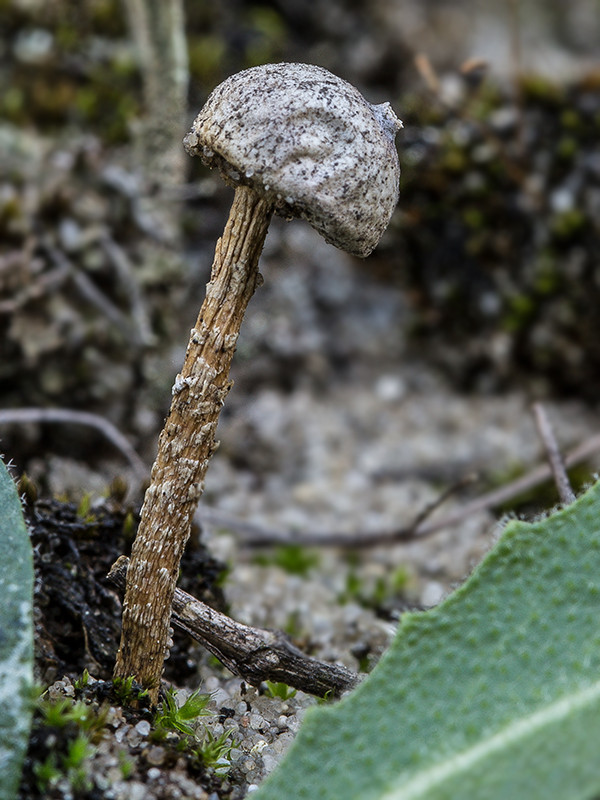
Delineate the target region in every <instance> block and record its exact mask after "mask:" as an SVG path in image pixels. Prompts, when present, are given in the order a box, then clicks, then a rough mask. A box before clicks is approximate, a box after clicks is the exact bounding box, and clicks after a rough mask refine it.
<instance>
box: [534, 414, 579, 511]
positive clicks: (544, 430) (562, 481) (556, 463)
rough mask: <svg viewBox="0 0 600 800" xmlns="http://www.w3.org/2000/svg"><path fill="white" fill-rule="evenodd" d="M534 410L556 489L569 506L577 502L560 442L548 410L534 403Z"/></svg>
mask: <svg viewBox="0 0 600 800" xmlns="http://www.w3.org/2000/svg"><path fill="white" fill-rule="evenodd" d="M532 410H533V416H534V418H535V424H536V425H537V429H538V432H539V434H540V438H541V440H542V442H543V443H544V448H545V450H546V456H547V457H548V463H549V464H550V469H551V470H552V475H553V476H554V482H555V483H556V488H557V489H558V495H559V497H560V500H561V502H562V503H564V505H566V506H568V505H569V503H572V502H573V501H574V500H575V493H574V492H573V489H572V488H571V483H570V481H569V476H568V475H567V470H566V469H565V464H564V461H563V458H562V455H561V452H560V449H559V447H558V442H557V441H556V437H555V436H554V431H553V430H552V425H551V424H550V420H549V419H548V415H547V414H546V410H545V408H544V406H543V405H542V404H541V403H534V404H533V406H532Z"/></svg>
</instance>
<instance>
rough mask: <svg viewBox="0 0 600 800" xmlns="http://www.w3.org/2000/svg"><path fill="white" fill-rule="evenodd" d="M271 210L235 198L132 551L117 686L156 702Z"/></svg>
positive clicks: (244, 195) (243, 190) (244, 192)
mask: <svg viewBox="0 0 600 800" xmlns="http://www.w3.org/2000/svg"><path fill="white" fill-rule="evenodd" d="M271 215H272V207H271V206H270V204H268V203H267V202H266V201H265V200H263V199H262V198H260V197H259V196H258V195H257V194H256V192H254V191H253V190H252V189H250V188H248V187H246V186H240V187H239V188H238V189H236V192H235V196H234V200H233V205H232V207H231V211H230V214H229V219H228V221H227V225H226V226H225V231H224V232H223V236H222V238H221V239H219V241H218V242H217V247H216V250H215V258H214V262H213V267H212V273H211V279H210V282H209V284H208V286H207V288H206V298H205V300H204V303H203V305H202V309H201V310H200V314H199V316H198V320H197V322H196V325H195V327H194V328H193V329H192V332H191V336H190V341H189V344H188V348H187V353H186V357H185V363H184V365H183V368H182V370H181V373H180V374H179V375H178V376H177V378H176V380H175V384H174V386H173V400H172V403H171V409H170V411H169V416H168V417H167V421H166V423H165V427H164V429H163V431H162V433H161V435H160V439H159V443H158V455H157V456H156V461H155V462H154V466H153V468H152V478H151V483H150V486H149V488H148V490H147V492H146V496H145V498H144V505H143V506H142V512H141V520H140V525H139V529H138V532H137V536H136V539H135V542H134V545H133V549H132V552H131V565H130V567H129V570H128V573H127V590H126V593H125V601H124V605H123V632H122V635H121V645H120V648H119V652H118V654H117V662H116V665H115V672H114V676H115V678H127V677H129V676H130V675H133V676H134V677H135V678H136V680H137V681H138V682H139V683H141V684H142V685H143V686H146V687H148V689H149V690H150V697H151V699H152V701H153V702H154V703H156V702H157V699H158V691H159V686H160V677H161V675H162V671H163V662H164V657H165V653H166V649H167V639H168V629H169V620H170V618H171V604H172V601H173V594H174V592H175V583H176V581H177V574H178V571H179V562H180V559H181V556H182V553H183V550H184V547H185V545H186V542H187V540H188V538H189V535H190V528H191V523H192V517H193V515H194V512H195V510H196V507H197V504H198V500H199V498H200V496H201V494H202V491H203V488H204V476H205V475H206V470H207V467H208V462H209V460H210V457H211V456H212V454H213V453H214V451H215V450H216V448H217V444H218V443H217V442H216V441H215V431H216V428H217V422H218V419H219V413H220V411H221V408H222V406H223V403H224V400H225V397H226V396H227V393H228V392H229V389H230V388H231V382H230V381H229V368H230V366H231V360H232V358H233V354H234V352H235V346H236V342H237V338H238V335H239V331H240V327H241V324H242V319H243V317H244V312H245V310H246V306H247V305H248V302H249V300H250V298H251V297H252V295H253V293H254V290H255V288H256V286H257V282H258V278H259V273H258V261H259V258H260V254H261V252H262V248H263V244H264V240H265V236H266V234H267V228H268V226H269V222H270V220H271Z"/></svg>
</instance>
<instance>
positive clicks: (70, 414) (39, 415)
mask: <svg viewBox="0 0 600 800" xmlns="http://www.w3.org/2000/svg"><path fill="white" fill-rule="evenodd" d="M32 422H33V423H44V424H45V423H54V424H56V423H60V424H65V425H86V426H87V427H89V428H95V429H96V430H97V431H99V432H100V433H101V434H102V435H103V436H104V437H105V438H106V439H108V441H109V442H110V443H111V444H113V445H114V446H115V447H116V448H117V450H119V452H120V453H121V454H122V455H123V456H124V457H125V458H126V459H127V461H129V463H130V464H131V467H132V468H133V471H134V472H135V475H136V478H137V479H138V480H139V481H140V482H142V481H144V480H146V478H147V477H148V472H149V470H148V467H147V466H146V465H145V464H144V462H143V461H142V459H141V458H140V457H139V456H138V454H137V453H136V452H135V450H134V449H133V447H132V446H131V444H130V443H129V441H128V440H127V439H126V438H125V436H123V434H122V433H121V432H120V431H119V430H118V429H117V428H116V427H115V426H114V425H113V424H112V422H109V421H108V420H107V419H105V418H104V417H100V416H98V414H92V413H91V412H89V411H74V410H72V409H70V408H8V409H3V410H2V411H0V425H14V424H21V425H22V424H25V423H32Z"/></svg>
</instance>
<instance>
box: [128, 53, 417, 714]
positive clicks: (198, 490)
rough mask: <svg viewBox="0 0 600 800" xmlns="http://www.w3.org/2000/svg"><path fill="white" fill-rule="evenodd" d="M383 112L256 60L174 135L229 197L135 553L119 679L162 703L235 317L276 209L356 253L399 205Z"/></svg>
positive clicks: (337, 86) (313, 71)
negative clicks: (178, 587)
mask: <svg viewBox="0 0 600 800" xmlns="http://www.w3.org/2000/svg"><path fill="white" fill-rule="evenodd" d="M401 127H402V123H401V122H400V120H398V118H397V117H396V115H395V114H394V112H393V111H392V108H391V106H390V104H389V103H383V104H381V105H375V106H373V105H371V104H370V103H368V102H367V101H366V100H365V99H364V98H363V96H362V95H361V94H360V92H359V91H358V90H357V89H355V88H354V87H353V86H352V85H351V84H349V83H347V82H346V81H344V80H342V79H340V78H338V77H336V76H335V75H332V74H331V73H330V72H328V71H327V70H325V69H322V68H321V67H316V66H312V65H308V64H289V63H285V64H266V65H263V66H259V67H254V68H252V69H248V70H244V71H243V72H240V73H238V74H236V75H233V76H231V77H230V78H228V79H227V80H226V81H224V82H223V83H222V84H220V85H219V86H217V88H216V89H215V90H214V91H213V93H212V94H211V95H210V97H209V98H208V101H207V102H206V105H205V106H204V107H203V109H202V110H201V111H200V113H199V115H198V117H197V118H196V120H195V121H194V124H193V126H192V130H191V131H190V133H188V134H187V136H186V137H185V139H184V146H185V148H186V150H187V151H188V153H190V154H191V155H199V156H200V157H201V158H202V160H203V161H204V163H205V164H208V165H209V166H211V167H214V166H216V167H218V168H219V171H220V173H221V175H222V177H223V179H224V180H225V182H226V183H228V184H229V185H230V186H233V187H234V188H235V194H234V198H233V204H232V207H231V211H230V214H229V218H228V220H227V224H226V226H225V230H224V232H223V236H222V238H221V239H219V241H218V242H217V246H216V251H215V257H214V262H213V266H212V273H211V278H210V282H209V284H208V286H207V288H206V297H205V300H204V303H203V305H202V309H201V310H200V314H199V316H198V320H197V322H196V325H195V327H194V328H193V329H192V331H191V336H190V340H189V344H188V347H187V353H186V357H185V363H184V365H183V368H182V370H181V373H180V374H179V375H177V378H176V380H175V384H174V386H173V390H172V394H173V399H172V404H171V409H170V411H169V415H168V417H167V420H166V423H165V427H164V429H163V431H162V433H161V436H160V439H159V445H158V454H157V457H156V461H155V463H154V466H153V468H152V477H151V483H150V486H149V488H148V490H147V491H146V495H145V498H144V504H143V507H142V511H141V518H140V525H139V528H138V533H137V536H136V539H135V542H134V545H133V549H132V553H131V563H130V566H129V570H128V575H127V589H126V593H125V601H124V605H123V632H122V637H121V645H120V649H119V652H118V654H117V663H116V666H115V677H116V678H127V677H129V676H131V675H133V676H134V677H135V678H136V679H137V680H138V681H139V683H141V684H142V685H143V686H145V687H147V688H148V689H149V690H150V697H151V699H152V700H153V702H154V703H156V701H157V698H158V690H159V685H160V677H161V674H162V670H163V661H164V658H165V654H166V652H167V646H168V635H169V620H170V614H171V603H172V600H173V594H174V591H175V583H176V579H177V574H178V569H179V562H180V559H181V555H182V553H183V549H184V547H185V544H186V542H187V540H188V538H189V534H190V528H191V523H192V517H193V514H194V512H195V510H196V507H197V504H198V500H199V498H200V496H201V494H202V491H203V486H204V483H203V481H204V476H205V474H206V470H207V467H208V462H209V460H210V457H211V456H212V454H213V453H214V451H215V450H216V448H217V446H218V442H216V441H215V431H216V428H217V421H218V418H219V413H220V410H221V407H222V406H223V403H224V400H225V397H226V396H227V393H228V392H229V389H230V388H231V385H232V384H231V381H230V380H229V368H230V365H231V360H232V357H233V354H234V351H235V346H236V342H237V338H238V335H239V331H240V327H241V323H242V319H243V316H244V312H245V310H246V306H247V304H248V301H249V300H250V298H251V296H252V294H253V293H254V290H255V288H256V287H257V286H258V285H259V284H260V283H261V282H262V277H261V276H260V274H259V272H258V261H259V257H260V254H261V251H262V248H263V244H264V240H265V236H266V234H267V228H268V226H269V222H270V219H271V216H272V214H273V213H274V212H275V213H276V214H279V215H282V216H284V217H286V218H288V219H289V218H291V217H302V218H304V219H306V220H308V222H309V223H310V224H311V225H312V226H313V227H314V228H315V229H316V230H317V231H318V232H319V233H320V234H321V235H322V236H323V237H324V238H325V240H326V241H327V242H329V243H330V244H333V245H335V246H336V247H339V248H340V249H342V250H345V251H347V252H348V253H352V254H354V255H357V256H361V257H365V256H367V255H369V253H370V252H371V251H372V250H373V248H374V247H375V246H376V245H377V243H378V242H379V240H380V238H381V236H382V234H383V231H384V230H385V228H386V226H387V224H388V222H389V220H390V217H391V215H392V213H393V211H394V208H395V206H396V203H397V200H398V183H399V176H400V167H399V164H398V154H397V152H396V148H395V144H394V138H395V135H396V133H397V132H398V130H399V129H400V128H401Z"/></svg>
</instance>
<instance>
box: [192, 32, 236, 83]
mask: <svg viewBox="0 0 600 800" xmlns="http://www.w3.org/2000/svg"><path fill="white" fill-rule="evenodd" d="M226 52H227V45H226V43H225V40H224V39H223V37H222V36H219V35H218V34H215V33H209V34H206V35H205V36H190V37H188V58H189V69H190V75H191V76H192V77H193V78H195V79H196V80H198V81H199V82H200V83H202V84H204V85H211V84H213V83H215V82H216V81H217V80H218V76H219V74H220V71H221V69H222V67H223V63H224V59H225V56H226Z"/></svg>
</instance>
